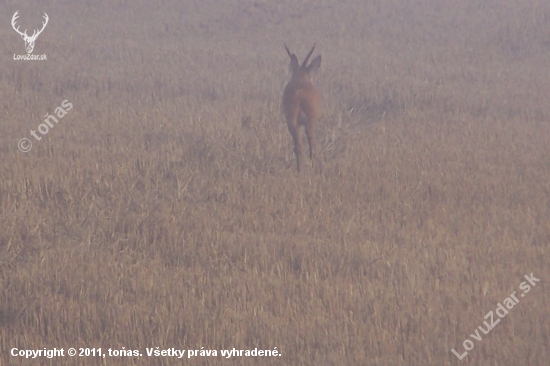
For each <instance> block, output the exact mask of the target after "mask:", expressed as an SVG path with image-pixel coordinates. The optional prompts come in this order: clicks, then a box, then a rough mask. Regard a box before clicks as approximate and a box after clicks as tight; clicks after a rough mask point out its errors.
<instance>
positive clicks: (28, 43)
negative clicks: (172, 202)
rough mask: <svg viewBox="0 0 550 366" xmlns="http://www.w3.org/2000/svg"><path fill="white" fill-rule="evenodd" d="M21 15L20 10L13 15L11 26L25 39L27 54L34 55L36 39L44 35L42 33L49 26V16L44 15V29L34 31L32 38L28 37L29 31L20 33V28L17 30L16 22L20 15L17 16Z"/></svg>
mask: <svg viewBox="0 0 550 366" xmlns="http://www.w3.org/2000/svg"><path fill="white" fill-rule="evenodd" d="M17 13H19V10H17V11H16V12H15V14H13V18H11V26H12V27H13V29H14V30H15V31H16V32H17V33H19V34H20V35H21V38H23V40H24V41H25V48H26V49H27V53H32V50H33V49H34V42H35V41H36V38H38V36H39V35H40V33H42V31H43V30H44V28H46V24H48V20H49V18H48V14H46V13H44V20H45V22H42V29H40V30H36V29H35V30H34V32H33V34H32V36H30V37H29V36H28V35H27V30H26V29H25V31H24V32H21V31H19V26H18V27H17V28H15V21H16V20H17V18H19V15H18V14H17Z"/></svg>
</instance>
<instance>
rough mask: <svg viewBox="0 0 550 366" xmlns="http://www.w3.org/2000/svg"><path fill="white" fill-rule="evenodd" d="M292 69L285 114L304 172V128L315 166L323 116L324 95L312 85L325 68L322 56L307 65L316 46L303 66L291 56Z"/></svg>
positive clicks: (284, 101) (297, 162) (285, 99)
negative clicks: (317, 131) (318, 127)
mask: <svg viewBox="0 0 550 366" xmlns="http://www.w3.org/2000/svg"><path fill="white" fill-rule="evenodd" d="M285 48H286V51H287V53H288V56H289V57H290V69H291V71H292V79H291V80H290V81H289V82H288V84H287V85H286V87H285V89H284V92H283V111H284V114H285V118H286V123H287V126H288V130H289V132H290V134H291V135H292V140H293V142H294V154H295V155H296V166H297V168H298V172H300V159H301V155H302V126H304V127H305V130H306V135H307V138H308V142H309V158H310V159H311V161H312V163H313V155H314V151H315V149H316V140H315V123H316V121H317V119H318V118H319V116H320V115H321V94H320V93H319V90H318V89H317V88H316V87H315V86H314V85H313V83H312V82H311V72H313V71H315V70H317V69H318V68H319V66H321V56H317V57H316V58H315V59H313V61H311V64H309V65H307V62H308V60H309V57H310V56H311V54H312V53H313V50H314V49H315V45H314V46H313V48H312V49H311V51H310V52H309V54H308V55H307V56H306V58H305V59H304V62H303V63H302V65H300V64H299V63H298V58H297V57H296V54H294V53H292V54H291V53H290V51H289V49H288V47H286V45H285Z"/></svg>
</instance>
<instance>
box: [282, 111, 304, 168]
mask: <svg viewBox="0 0 550 366" xmlns="http://www.w3.org/2000/svg"><path fill="white" fill-rule="evenodd" d="M299 112H300V109H299V108H293V109H291V110H289V112H288V114H287V116H286V118H287V126H288V130H289V131H290V134H291V135H292V141H293V142H294V155H295V156H296V167H297V168H298V172H300V157H301V156H302V130H301V129H300V126H299V125H298V118H299Z"/></svg>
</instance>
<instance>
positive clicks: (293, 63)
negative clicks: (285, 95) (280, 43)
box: [290, 53, 300, 74]
mask: <svg viewBox="0 0 550 366" xmlns="http://www.w3.org/2000/svg"><path fill="white" fill-rule="evenodd" d="M299 67H300V63H299V62H298V57H296V54H294V53H293V54H292V55H291V56H290V71H292V74H295V73H296V71H298V68H299Z"/></svg>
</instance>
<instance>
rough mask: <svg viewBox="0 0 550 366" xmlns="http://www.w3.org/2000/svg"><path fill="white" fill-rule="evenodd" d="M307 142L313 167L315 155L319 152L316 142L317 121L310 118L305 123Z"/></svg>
mask: <svg viewBox="0 0 550 366" xmlns="http://www.w3.org/2000/svg"><path fill="white" fill-rule="evenodd" d="M305 127H306V135H307V141H308V142H309V158H310V159H311V164H312V165H313V154H314V153H315V150H317V144H316V141H315V120H314V119H312V118H308V120H307V122H306V123H305Z"/></svg>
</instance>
